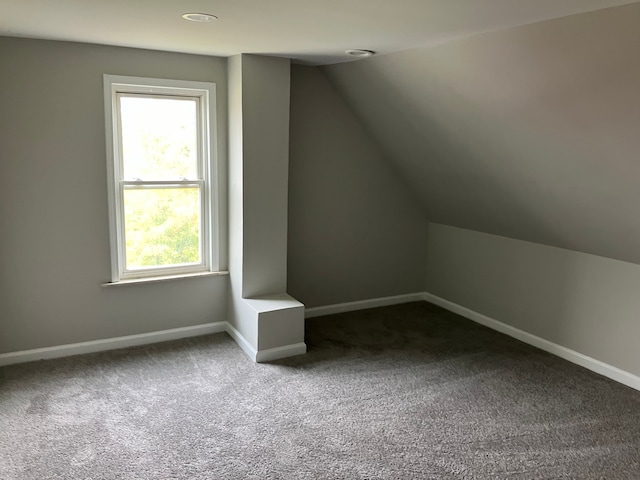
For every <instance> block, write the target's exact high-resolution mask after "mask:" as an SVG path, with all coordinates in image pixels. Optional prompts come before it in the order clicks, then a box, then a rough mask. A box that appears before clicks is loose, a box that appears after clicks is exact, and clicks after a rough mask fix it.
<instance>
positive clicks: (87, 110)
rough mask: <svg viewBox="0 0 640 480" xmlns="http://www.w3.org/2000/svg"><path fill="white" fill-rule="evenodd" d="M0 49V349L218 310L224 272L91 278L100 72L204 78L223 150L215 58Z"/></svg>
mask: <svg viewBox="0 0 640 480" xmlns="http://www.w3.org/2000/svg"><path fill="white" fill-rule="evenodd" d="M0 58H2V64H3V66H2V68H1V69H0V87H1V88H0V105H2V108H0V136H1V140H0V232H2V234H1V235H0V353H4V352H10V351H19V350H25V349H31V348H39V347H47V346H53V345H61V344H68V343H75V342H81V341H89V340H96V339H102V338H109V337H117V336H122V335H131V334H138V333H145V332H150V331H157V330H163V329H169V328H177V327H184V326H190V325H197V324H202V323H208V322H215V321H224V320H226V297H227V290H228V277H227V276H223V277H208V278H194V279H185V280H178V281H170V282H162V283H155V284H145V285H135V286H126V287H111V288H103V287H101V286H100V284H101V283H103V282H107V281H109V280H110V260H109V231H108V229H109V226H108V207H107V177H106V175H107V170H106V148H105V125H104V105H103V103H104V101H103V93H102V92H103V87H102V85H103V84H102V81H103V74H105V73H109V74H117V75H132V76H146V77H155V78H170V79H185V80H196V81H212V82H215V83H216V85H217V90H218V92H217V93H218V99H217V107H218V141H219V147H220V151H219V157H220V159H224V158H225V155H226V152H225V149H226V139H227V134H226V111H227V107H226V104H227V93H226V65H225V63H226V62H225V60H224V59H217V58H209V57H202V56H195V55H181V54H172V53H161V52H151V51H144V50H135V49H127V48H116V47H104V46H95V45H85V44H74V43H62V42H48V41H39V40H27V39H15V38H0ZM224 174H225V175H226V172H225V173H224ZM223 196H224V195H223Z"/></svg>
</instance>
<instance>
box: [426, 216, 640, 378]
mask: <svg viewBox="0 0 640 480" xmlns="http://www.w3.org/2000/svg"><path fill="white" fill-rule="evenodd" d="M428 246H429V247H428V252H429V253H428V259H427V290H428V291H429V292H431V293H433V294H435V295H438V296H440V297H443V298H445V299H447V300H450V301H452V302H455V303H457V304H459V305H462V306H464V307H467V308H470V309H472V310H475V311H477V312H479V313H482V314H484V315H487V316H489V317H491V318H494V319H496V320H499V321H501V322H503V323H506V324H508V325H511V326H514V327H516V328H519V329H521V330H524V331H525V332H528V333H532V334H534V335H536V336H539V337H542V338H544V339H546V340H549V341H551V342H554V343H557V344H559V345H562V346H565V347H567V348H570V349H572V350H575V351H578V352H580V353H582V354H584V355H588V356H590V357H592V358H596V359H598V360H600V361H603V362H605V363H608V364H609V365H613V366H615V367H618V368H621V369H623V370H625V371H627V372H630V373H632V374H635V375H640V348H638V339H639V338H640V319H639V316H638V312H640V295H638V292H640V265H636V264H632V263H627V262H622V261H619V260H612V259H609V258H604V257H598V256H595V255H589V254H585V253H579V252H574V251H571V250H565V249H562V248H556V247H549V246H545V245H540V244H535V243H531V242H525V241H521V240H513V239H510V238H506V237H500V236H497V235H490V234H486V233H480V232H474V231H471V230H464V229H460V228H455V227H449V226H445V225H438V224H434V223H432V224H429V242H428Z"/></svg>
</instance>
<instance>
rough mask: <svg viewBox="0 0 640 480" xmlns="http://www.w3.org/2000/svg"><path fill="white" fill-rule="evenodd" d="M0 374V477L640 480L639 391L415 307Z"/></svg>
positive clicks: (462, 321) (0, 371)
mask: <svg viewBox="0 0 640 480" xmlns="http://www.w3.org/2000/svg"><path fill="white" fill-rule="evenodd" d="M307 342H308V345H309V347H310V348H309V353H308V354H307V355H306V356H301V357H296V358H292V359H287V360H281V361H279V362H275V363H272V364H268V365H265V364H262V365H260V364H253V363H251V362H250V361H249V360H248V359H247V358H246V357H245V355H244V353H242V351H241V350H240V348H239V347H238V346H237V345H236V344H235V343H234V342H233V341H232V340H231V339H230V338H229V337H228V336H227V335H226V334H218V335H211V336H206V337H200V338H196V339H187V340H180V341H175V342H168V343H164V344H157V345H152V346H146V347H137V348H131V349H125V350H119V351H113V352H105V353H99V354H91V355H84V356H78V357H72V358H66V359H58V360H50V361H43V362H34V363H30V364H23V365H14V366H10V367H4V368H2V369H0V427H1V428H0V478H2V479H3V480H13V479H21V480H22V479H24V480H28V479H38V480H41V479H93V480H96V479H371V480H373V479H411V478H433V479H440V478H442V479H449V478H451V479H454V478H455V479H467V478H468V479H472V478H478V479H484V478H510V479H519V478H522V479H532V478H579V479H591V478H610V479H639V478H640V463H639V462H640V392H637V391H635V390H632V389H630V388H627V387H624V386H622V385H619V384H616V383H615V382H612V381H610V380H607V379H605V378H603V377H600V376H598V375H596V374H593V373H591V372H589V371H586V370H584V369H582V368H580V367H577V366H575V365H572V364H570V363H568V362H565V361H563V360H560V359H557V358H555V357H553V356H551V355H548V354H546V353H543V352H541V351H539V350H536V349H534V348H531V347H529V346H527V345H524V344H522V343H520V342H518V341H515V340H513V339H511V338H508V337H506V336H503V335H500V334H498V333H495V332H493V331H491V330H488V329H486V328H484V327H481V326H478V325H475V324H473V323H472V322H469V321H467V320H465V319H463V318H461V317H458V316H456V315H454V314H452V313H449V312H446V311H444V310H441V309H439V308H438V307H435V306H433V305H430V304H428V303H425V302H416V303H410V304H405V305H399V306H394V307H385V308H379V309H372V310H365V311H360V312H353V313H348V314H341V315H334V316H330V317H322V318H317V319H312V320H309V321H308V322H307Z"/></svg>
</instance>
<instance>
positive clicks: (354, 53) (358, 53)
mask: <svg viewBox="0 0 640 480" xmlns="http://www.w3.org/2000/svg"><path fill="white" fill-rule="evenodd" d="M344 53H345V54H346V55H349V56H350V57H360V58H364V57H370V56H372V55H373V54H374V53H376V52H374V51H373V50H361V49H359V48H354V49H353V50H347V51H346V52H344Z"/></svg>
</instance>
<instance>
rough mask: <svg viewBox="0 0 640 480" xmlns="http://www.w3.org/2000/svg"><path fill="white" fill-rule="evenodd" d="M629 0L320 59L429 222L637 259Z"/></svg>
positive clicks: (638, 166)
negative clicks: (454, 37)
mask: <svg viewBox="0 0 640 480" xmlns="http://www.w3.org/2000/svg"><path fill="white" fill-rule="evenodd" d="M639 19H640V4H638V3H634V4H630V5H625V6H621V7H616V8H610V9H605V10H600V11H596V12H590V13H585V14H580V15H573V16H570V17H566V18H561V19H557V20H550V21H545V22H541V23H536V24H532V25H527V26H522V27H517V28H513V29H510V30H505V31H500V32H493V33H487V34H483V35H478V36H476V37H472V38H468V39H464V40H460V41H455V42H451V43H449V44H445V45H441V46H438V47H435V48H432V49H418V50H411V51H406V52H401V53H396V54H389V55H383V56H380V57H373V58H371V59H367V60H363V61H358V62H353V63H347V64H340V65H334V66H330V67H327V68H325V69H324V70H325V71H326V72H327V74H328V76H329V78H330V80H331V81H332V83H333V84H334V86H335V88H336V89H337V91H339V92H340V93H341V95H342V97H343V98H344V99H345V101H346V103H347V104H348V105H349V106H350V107H351V108H352V109H353V111H354V112H355V113H356V115H357V117H358V118H359V120H361V122H362V124H363V125H364V126H365V128H366V129H367V130H368V132H369V133H370V134H371V138H374V139H376V142H377V143H378V144H379V145H380V146H381V148H382V150H383V152H384V153H385V155H386V157H387V158H388V159H389V160H390V161H391V162H393V164H394V165H395V166H396V168H398V169H399V171H401V172H402V174H403V176H404V178H405V179H406V181H407V183H408V184H410V185H411V187H412V189H413V190H414V191H415V192H416V193H417V194H418V195H419V197H420V199H421V201H422V206H423V208H424V211H425V212H426V214H427V217H428V218H429V220H430V221H434V222H438V223H443V224H449V225H456V226H459V227H463V228H468V229H472V230H479V231H484V232H488V233H494V234H500V235H504V236H508V237H512V238H520V239H523V240H528V241H533V242H537V243H543V244H548V245H555V246H560V247H564V248H569V249H571V250H576V251H583V252H587V253H593V254H597V255H602V256H606V257H611V258H617V259H620V260H626V261H632V262H635V263H640V247H639V246H640V216H639V215H637V214H636V213H635V212H636V211H637V207H638V205H640V162H638V152H640V135H638V125H640V88H638V85H640V55H638V53H637V48H638V45H640V28H638V20H639Z"/></svg>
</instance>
